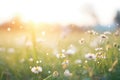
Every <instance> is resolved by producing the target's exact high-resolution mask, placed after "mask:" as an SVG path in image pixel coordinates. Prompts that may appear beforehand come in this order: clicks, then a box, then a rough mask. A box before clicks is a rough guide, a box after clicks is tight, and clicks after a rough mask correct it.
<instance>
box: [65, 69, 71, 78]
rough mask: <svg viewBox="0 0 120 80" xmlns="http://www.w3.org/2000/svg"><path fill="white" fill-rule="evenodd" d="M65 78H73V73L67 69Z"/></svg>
mask: <svg viewBox="0 0 120 80" xmlns="http://www.w3.org/2000/svg"><path fill="white" fill-rule="evenodd" d="M64 76H66V77H70V76H72V73H70V71H69V70H68V69H66V70H65V72H64Z"/></svg>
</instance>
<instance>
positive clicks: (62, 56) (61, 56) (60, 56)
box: [55, 53, 66, 58]
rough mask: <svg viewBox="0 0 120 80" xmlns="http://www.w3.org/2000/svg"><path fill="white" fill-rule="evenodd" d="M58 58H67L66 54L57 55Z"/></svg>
mask: <svg viewBox="0 0 120 80" xmlns="http://www.w3.org/2000/svg"><path fill="white" fill-rule="evenodd" d="M55 55H56V57H57V58H65V57H66V56H65V54H63V53H61V54H55Z"/></svg>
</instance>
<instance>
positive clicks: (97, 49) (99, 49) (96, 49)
mask: <svg viewBox="0 0 120 80" xmlns="http://www.w3.org/2000/svg"><path fill="white" fill-rule="evenodd" d="M101 50H103V48H95V51H101Z"/></svg>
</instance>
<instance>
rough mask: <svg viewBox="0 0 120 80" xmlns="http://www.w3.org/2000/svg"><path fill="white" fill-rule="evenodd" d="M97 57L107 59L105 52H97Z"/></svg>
mask: <svg viewBox="0 0 120 80" xmlns="http://www.w3.org/2000/svg"><path fill="white" fill-rule="evenodd" d="M96 57H97V58H103V59H105V58H106V56H105V54H104V52H97V53H96Z"/></svg>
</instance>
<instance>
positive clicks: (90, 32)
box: [87, 30, 98, 35]
mask: <svg viewBox="0 0 120 80" xmlns="http://www.w3.org/2000/svg"><path fill="white" fill-rule="evenodd" d="M87 33H88V34H90V35H96V34H98V33H97V32H95V31H94V30H91V31H87Z"/></svg>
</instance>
